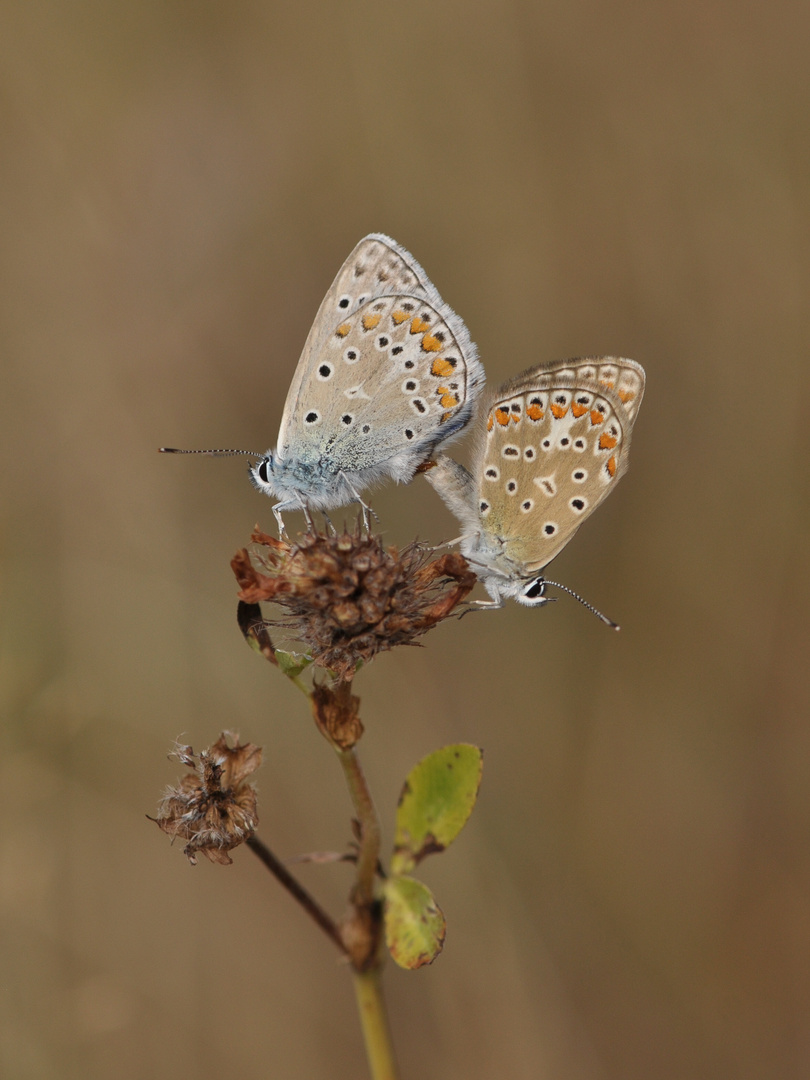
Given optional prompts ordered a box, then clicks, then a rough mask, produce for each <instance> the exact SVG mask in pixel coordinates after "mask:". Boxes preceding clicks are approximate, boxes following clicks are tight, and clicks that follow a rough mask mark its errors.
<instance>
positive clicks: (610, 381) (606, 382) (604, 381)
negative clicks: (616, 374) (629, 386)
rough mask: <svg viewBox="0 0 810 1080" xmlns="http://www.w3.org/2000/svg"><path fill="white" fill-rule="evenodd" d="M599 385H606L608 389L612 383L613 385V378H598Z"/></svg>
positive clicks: (611, 386)
mask: <svg viewBox="0 0 810 1080" xmlns="http://www.w3.org/2000/svg"><path fill="white" fill-rule="evenodd" d="M599 385H600V386H606V387H607V388H608V390H612V389H613V385H614V383H613V379H600V380H599Z"/></svg>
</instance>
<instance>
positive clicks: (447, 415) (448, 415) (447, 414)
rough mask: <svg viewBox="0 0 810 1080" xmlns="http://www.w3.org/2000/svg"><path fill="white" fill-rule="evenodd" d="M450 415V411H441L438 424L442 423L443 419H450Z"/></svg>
mask: <svg viewBox="0 0 810 1080" xmlns="http://www.w3.org/2000/svg"><path fill="white" fill-rule="evenodd" d="M452 415H453V414H452V413H450V412H443V413H442V418H441V420H440V421H439V423H440V424H443V423H444V422H445V420H449V419H450V417H451V416H452Z"/></svg>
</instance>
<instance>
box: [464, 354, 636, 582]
mask: <svg viewBox="0 0 810 1080" xmlns="http://www.w3.org/2000/svg"><path fill="white" fill-rule="evenodd" d="M643 390H644V373H643V370H642V369H641V368H640V367H639V365H637V364H635V363H633V362H632V361H628V360H619V359H613V358H599V359H594V360H577V361H568V362H566V363H562V364H554V365H549V366H544V367H539V368H535V369H533V370H530V371H527V372H524V373H523V375H519V376H518V377H517V378H516V379H514V380H512V381H511V382H510V383H507V384H506V385H505V386H504V387H502V389H501V391H500V392H499V395H498V399H497V400H496V401H495V402H494V404H493V405H492V406H491V407H490V409H489V412H488V414H487V416H486V421H485V423H486V437H485V441H484V443H483V445H482V448H481V451H480V455H481V457H480V460H479V462H478V465H477V468H476V470H475V475H476V478H477V488H478V492H477V493H478V512H479V514H480V518H481V525H482V528H483V529H484V531H485V532H486V533H489V534H490V535H493V536H496V537H498V538H499V539H500V540H501V542H502V543H503V547H504V553H505V554H506V555H507V557H508V558H509V559H510V560H512V561H513V562H515V563H517V564H521V565H522V566H523V567H524V569H525V571H526V572H527V573H531V572H534V571H537V570H540V569H542V567H544V566H546V565H547V563H549V562H550V561H551V560H552V559H553V558H554V557H555V555H557V554H558V553H559V552H560V551H561V550H562V548H563V547H564V546H565V545H566V544H567V543H568V541H569V540H570V539H571V537H572V536H573V535H574V533H575V532H576V530H577V529H578V528H579V526H580V525H581V524H582V522H583V521H584V520H585V518H586V517H588V515H589V514H591V513H592V512H593V511H594V510H595V509H596V507H597V506H598V505H599V503H600V502H601V501H602V500H603V499H604V498H605V497H606V496H607V495H608V493H609V492H610V491H611V490H612V488H613V487H614V486H615V484H616V482H617V481H618V480H619V478H620V477H621V475H622V473H623V472H624V470H625V468H626V466H627V455H628V449H629V444H630V432H631V429H632V424H633V420H634V418H635V415H636V412H637V411H638V406H639V403H640V401H641V397H642V395H643Z"/></svg>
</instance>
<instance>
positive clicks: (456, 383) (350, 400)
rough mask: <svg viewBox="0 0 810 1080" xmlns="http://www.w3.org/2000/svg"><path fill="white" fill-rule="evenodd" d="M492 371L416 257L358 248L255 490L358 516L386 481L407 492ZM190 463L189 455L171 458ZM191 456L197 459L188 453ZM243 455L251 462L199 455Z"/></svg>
mask: <svg viewBox="0 0 810 1080" xmlns="http://www.w3.org/2000/svg"><path fill="white" fill-rule="evenodd" d="M483 387H484V369H483V367H482V365H481V363H480V362H479V360H478V356H477V352H476V348H475V345H474V344H473V343H472V341H471V340H470V335H469V332H468V331H467V327H466V326H465V325H464V322H463V321H462V319H460V318H459V316H458V315H456V314H455V313H454V312H453V311H452V309H451V308H450V307H448V305H447V304H445V302H444V301H443V300H442V298H441V296H440V295H439V293H438V291H437V290H436V288H435V286H434V285H433V284H432V283H431V281H430V279H429V278H428V276H427V274H426V273H425V271H424V270H423V269H422V267H421V266H420V265H419V263H418V262H417V261H416V259H414V257H413V255H411V254H410V252H408V251H406V250H405V248H403V247H401V246H400V245H399V244H397V243H396V241H394V240H392V239H391V238H390V237H388V236H384V235H383V234H382V233H372V234H370V235H369V236H366V237H365V238H364V239H362V240H361V241H360V243H359V244H358V245H357V246H356V247H355V249H354V251H352V253H351V255H349V257H348V259H346V261H345V262H344V264H343V266H342V267H341V268H340V270H339V271H338V275H337V277H336V278H335V280H334V281H333V282H332V286H331V288H330V289H329V291H328V292H327V294H326V296H325V297H324V299H323V302H322V303H321V306H320V308H319V309H318V313H317V315H316V316H315V321H314V323H313V324H312V329H311V330H310V332H309V336H308V337H307V340H306V344H305V345H304V351H303V352H302V354H301V358H300V360H299V361H298V367H297V368H296V369H295V374H294V375H293V379H292V383H291V385H290V389H289V392H288V394H287V400H286V403H285V405H284V412H283V415H282V418H281V428H280V430H279V433H278V441H277V443H276V447H275V449H274V450H268V452H267V453H266V454H263V455H262V454H255V455H252V456H255V457H257V458H258V460H257V462H256V463H255V464H254V465H251V467H250V478H251V480H252V482H253V484H254V486H255V487H256V488H258V490H259V491H263V492H264V493H265V494H266V495H269V496H270V497H271V498H273V499H274V500H276V501H275V503H274V506H273V513H274V514H275V516H276V520H277V522H278V525H279V528H280V529H283V520H282V517H281V514H282V512H283V511H285V510H303V511H304V513H305V514H306V515H307V519H308V520H311V519H310V518H309V511H310V510H322V511H326V510H331V509H334V508H336V507H339V506H345V505H346V504H348V503H351V502H357V503H359V504H360V506H361V507H362V510H363V515H364V520H365V521H366V525H368V518H367V512H368V508H367V507H366V504H365V503H364V502H363V499H362V497H361V492H362V491H363V490H364V489H365V488H367V487H369V486H370V485H372V484H374V483H375V482H377V481H379V480H382V479H385V478H386V477H390V478H392V479H393V480H395V481H397V483H408V482H409V481H410V480H411V479H412V478H413V476H414V473H415V472H416V470H417V469H418V468H419V466H420V465H422V464H423V463H424V462H426V461H427V460H429V459H430V458H431V456H432V455H433V452H434V450H435V449H436V447H437V446H439V444H441V443H444V442H446V441H447V440H448V439H450V438H452V437H453V436H454V435H457V434H458V433H459V432H460V431H461V429H462V428H463V427H464V425H465V424H466V423H467V422H468V421H469V419H470V417H471V415H472V411H473V406H474V404H475V401H476V399H477V397H478V396H479V394H480V393H481V391H482V390H483ZM168 452H174V453H186V452H188V451H168ZM192 452H193V451H192ZM201 452H203V453H220V454H227V453H247V451H201Z"/></svg>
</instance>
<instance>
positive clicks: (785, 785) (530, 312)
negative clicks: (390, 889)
mask: <svg viewBox="0 0 810 1080" xmlns="http://www.w3.org/2000/svg"><path fill="white" fill-rule="evenodd" d="M2 25H3V31H2V35H1V36H0V64H1V65H2V71H1V72H0V75H1V77H2V85H3V104H2V130H3V136H2V138H3V150H2V158H1V159H0V214H2V219H1V220H2V226H1V228H0V235H2V242H0V267H1V268H2V280H3V286H2V290H0V307H1V308H2V406H1V407H2V423H1V424H0V438H2V444H3V449H4V459H3V462H4V463H3V468H2V472H1V473H0V493H1V497H2V570H3V579H2V662H1V666H0V690H1V691H2V705H3V721H2V744H1V745H2V754H0V769H1V770H2V786H1V788H0V790H2V806H3V810H2V822H3V825H2V851H3V860H2V877H1V879H0V910H1V911H2V950H1V951H2V964H0V981H1V982H2V1007H1V1008H0V1072H2V1075H3V1076H7V1077H14V1078H15V1080H29V1078H31V1080H34V1078H36V1080H51V1078H54V1080H56V1078H58V1080H73V1078H79V1077H81V1078H82V1080H88V1078H90V1080H93V1078H99V1080H101V1078H107V1077H113V1076H114V1077H116V1078H122V1080H141V1078H150V1080H151V1078H153V1077H158V1076H172V1075H174V1076H192V1075H193V1076H195V1077H197V1078H198V1080H205V1078H207V1077H219V1076H222V1075H239V1076H241V1077H243V1078H244V1080H251V1078H253V1077H256V1078H258V1077H262V1078H264V1077H267V1076H272V1077H279V1078H284V1080H320V1078H324V1080H326V1078H334V1077H362V1076H364V1075H366V1073H365V1063H364V1058H363V1053H362V1046H361V1042H360V1035H359V1029H358V1024H357V1018H356V1014H355V1008H354V1002H353V998H352V992H351V987H350V980H349V978H348V976H347V973H346V971H345V970H344V969H343V968H342V967H341V966H340V965H339V964H338V963H337V962H336V959H335V955H334V952H333V950H332V948H331V946H330V944H329V943H328V941H326V940H325V939H323V940H322V939H321V936H320V935H319V934H318V931H317V930H316V929H314V928H312V927H311V926H310V924H309V923H308V922H307V921H306V920H305V918H304V916H303V915H302V914H301V913H300V912H299V911H298V910H297V909H296V908H295V907H294V906H293V905H292V903H291V902H290V901H289V900H288V898H287V897H286V896H285V895H283V894H282V893H281V891H280V890H279V889H278V888H277V887H276V886H275V885H274V884H273V882H272V880H271V879H270V878H269V877H268V875H267V874H266V872H265V871H264V870H263V869H262V867H261V866H259V865H258V864H257V861H256V860H255V859H254V858H253V857H252V856H251V854H250V853H249V852H248V851H247V850H244V849H243V850H240V851H238V852H236V856H235V865H234V866H232V867H230V868H228V869H223V868H220V867H214V866H211V865H209V864H207V863H206V864H204V865H200V866H198V867H197V868H196V869H191V868H189V866H188V864H187V863H186V860H185V859H184V857H183V855H182V852H181V849H180V846H179V845H175V847H170V845H169V842H168V840H167V838H166V837H164V836H163V835H162V834H160V833H159V832H158V830H157V829H156V828H155V827H154V826H153V825H151V824H150V823H149V822H148V821H146V819H145V816H144V815H145V814H146V813H153V812H154V808H155V806H156V802H157V799H158V796H159V794H160V792H161V791H162V789H163V787H164V786H165V785H166V784H167V783H168V782H171V781H172V780H174V779H175V778H176V777H177V776H178V775H179V773H180V771H181V770H180V768H179V766H177V765H175V764H173V763H169V762H167V760H166V752H167V751H168V750H169V748H170V747H171V745H172V743H173V742H174V740H175V739H176V738H177V737H180V738H181V739H182V740H184V741H186V742H189V743H191V744H192V745H193V746H194V747H195V748H200V747H202V746H205V745H207V744H208V743H210V742H212V741H213V740H214V739H215V738H216V737H217V735H218V734H219V732H220V731H221V730H222V729H223V728H232V729H237V730H238V731H239V732H240V733H241V735H242V736H243V738H245V739H250V740H252V741H255V742H258V743H261V744H262V745H263V746H264V747H265V765H264V767H263V769H262V771H261V773H260V797H261V803H260V814H261V825H260V834H261V835H262V836H263V837H264V838H265V839H266V840H267V841H268V842H270V843H271V844H272V846H273V847H274V848H275V849H276V850H277V851H278V853H279V854H280V855H282V856H284V857H288V856H292V855H294V854H296V853H299V852H305V851H311V850H324V849H340V848H342V847H343V845H344V844H345V843H346V842H347V840H348V839H349V837H350V829H349V817H350V806H349V803H348V799H347V795H346V792H345V789H344V787H343V783H342V779H341V776H340V775H339V770H338V767H337V763H336V762H335V761H334V760H333V756H332V754H331V752H330V750H329V749H328V747H327V745H326V744H325V743H324V741H323V740H322V739H321V738H320V736H319V735H318V734H317V733H316V731H315V729H314V727H313V725H312V722H311V720H310V718H309V717H308V716H307V714H306V704H305V702H304V699H303V698H302V697H301V696H300V694H298V693H297V692H296V690H295V688H294V687H292V686H291V685H289V684H288V683H286V681H285V680H284V679H283V678H282V677H280V676H279V675H278V674H277V673H274V672H273V671H272V670H271V669H270V667H269V666H268V665H266V664H265V663H264V662H263V661H261V659H260V658H258V657H257V656H256V655H255V654H253V653H252V652H251V651H250V650H249V649H248V648H247V647H246V646H245V644H244V642H243V641H242V638H241V636H240V634H239V631H238V629H237V627H236V624H235V583H234V580H233V578H232V576H231V572H230V570H229V560H230V558H231V555H232V554H233V553H234V552H235V551H236V549H237V548H238V547H240V546H242V545H243V544H245V543H246V542H247V539H248V536H249V533H250V530H251V528H252V526H253V525H254V523H255V522H256V521H258V522H259V523H260V524H261V525H262V526H264V527H265V528H267V529H268V530H270V529H272V526H273V521H272V515H271V512H270V503H269V502H268V501H267V500H266V499H264V498H263V497H262V496H260V495H258V494H257V493H256V492H254V491H253V490H252V489H251V487H250V486H249V484H248V481H247V478H246V467H245V461H244V459H232V460H210V459H199V458H183V459H178V458H174V459H172V458H167V457H161V456H159V455H158V454H157V453H156V448H157V447H158V446H160V445H162V444H168V445H176V446H188V447H217V446H237V447H246V448H248V449H256V450H260V451H261V450H264V449H266V448H267V447H268V446H271V445H272V444H273V443H274V441H275V436H276V432H277V429H278V423H279V419H280V416H281V409H282V405H283V402H284V398H285V395H286V391H287V387H288V385H289V381H290V378H291V376H292V373H293V370H294V367H295V364H296V362H297V359H298V355H299V352H300V349H301V346H302V344H303V342H304V339H305V337H306V334H307V331H308V329H309V326H310V323H311V321H312V318H313V316H314V314H315V311H316V310H317V307H318V305H319V303H320V300H321V298H322V295H323V293H324V292H325V290H326V289H327V287H328V286H329V284H330V282H331V280H332V278H333V276H334V274H335V272H336V271H337V269H338V267H339V266H340V264H341V262H342V261H343V259H344V258H345V257H346V255H347V254H348V253H349V251H350V250H351V248H352V247H353V245H354V244H355V243H356V242H357V240H358V239H360V237H361V236H363V235H364V234H366V233H367V232H371V231H376V230H381V231H385V232H387V233H389V234H391V235H392V236H393V237H395V238H396V239H397V240H398V241H399V242H400V243H402V244H404V245H405V246H406V247H407V248H408V249H409V250H411V251H412V252H413V253H414V255H415V256H416V258H417V259H418V260H419V261H420V262H421V263H422V264H423V265H424V267H425V268H426V270H427V272H428V274H429V275H430V277H431V278H432V279H433V281H434V282H435V283H436V285H437V287H438V288H439V289H440V291H441V293H442V295H443V296H444V298H445V299H446V300H447V301H448V303H450V304H451V305H452V306H453V307H454V308H455V309H456V310H457V311H458V312H459V313H460V314H461V315H462V316H463V317H464V319H465V320H466V322H467V324H468V325H469V328H470V331H471V333H472V336H473V338H474V339H475V340H476V341H477V342H478V344H479V347H480V351H481V355H482V358H483V360H484V363H485V365H486V369H487V373H488V378H489V382H490V383H491V384H492V385H497V384H498V383H500V382H501V381H502V380H504V379H506V378H508V377H509V376H511V375H513V374H515V373H516V372H518V371H520V370H522V369H523V368H525V367H527V366H529V365H531V364H535V363H538V362H540V361H543V360H552V359H559V358H564V357H568V356H578V355H585V354H591V353H614V354H619V355H624V356H630V357H633V358H634V359H636V360H638V361H640V362H641V363H642V364H643V365H644V366H645V368H646V370H647V376H648V383H647V396H646V399H645V402H644V406H643V408H642V410H641V414H640V417H639V420H638V423H637V425H636V430H635V434H634V440H633V455H632V456H633V460H632V463H631V468H630V473H629V475H628V477H627V479H626V480H625V481H623V482H622V484H621V486H620V487H619V489H618V490H617V492H616V493H615V494H614V495H613V496H612V497H611V498H610V499H609V500H608V502H607V503H606V504H605V505H604V506H603V507H602V508H601V509H600V510H599V512H598V513H597V514H596V515H595V516H594V517H593V518H592V519H591V520H590V521H589V522H588V523H587V524H586V525H585V527H584V528H583V529H582V531H581V532H580V533H579V535H578V536H577V539H576V541H575V542H574V543H573V544H571V545H570V547H569V548H568V550H566V551H565V553H564V554H563V555H562V556H561V557H560V558H559V559H558V560H557V562H556V563H555V564H554V576H557V577H558V578H560V579H561V580H563V581H564V582H566V583H567V584H569V585H570V586H572V587H574V588H576V589H577V590H578V591H579V592H581V593H583V594H584V595H585V596H586V597H587V598H588V599H589V600H590V601H592V602H593V603H594V604H596V605H597V606H599V607H601V608H602V609H604V610H605V611H606V612H607V613H608V614H609V615H611V616H612V617H613V618H615V619H617V620H618V621H619V622H621V624H622V627H623V628H622V632H621V634H612V633H610V632H609V631H608V630H606V629H605V628H604V627H603V626H601V625H600V624H599V623H598V622H597V621H596V620H595V619H593V618H592V617H591V616H590V615H588V614H587V612H585V611H584V610H583V609H582V608H580V607H579V606H578V605H576V604H575V603H574V602H573V601H570V600H566V599H563V600H561V601H560V602H559V603H557V604H555V605H553V606H552V607H549V608H546V609H544V610H539V611H531V610H524V609H519V608H518V607H517V606H516V605H514V604H513V605H511V606H510V607H508V608H506V609H504V610H502V611H500V612H496V613H494V614H481V615H475V616H470V617H468V618H466V619H463V620H462V621H461V622H460V623H459V622H452V623H446V624H444V625H443V626H442V627H440V628H439V629H438V630H437V631H435V632H434V633H433V634H431V635H430V637H429V638H428V639H427V640H426V648H424V649H412V650H399V652H397V653H393V654H390V655H387V656H383V657H381V658H380V659H378V660H377V661H376V662H375V663H374V664H372V665H371V666H370V667H369V668H367V669H366V670H364V671H362V672H361V673H360V675H359V676H358V679H357V683H356V687H357V692H358V693H359V694H360V695H361V697H362V715H363V717H364V720H365V722H366V725H367V735H366V737H365V739H364V741H363V743H362V746H361V753H362V756H363V761H364V763H365V766H366V769H367V772H368V775H369V779H370V782H371V784H372V786H373V789H374V791H375V794H376V798H377V801H378V804H379V809H380V813H381V815H382V818H383V822H384V826H385V829H386V833H387V836H388V837H389V838H390V836H391V828H392V821H393V809H394V805H395V801H396V798H397V795H398V793H399V788H400V784H401V782H402V779H403V777H404V775H405V773H406V772H407V770H408V769H409V768H410V766H411V765H412V764H413V763H414V762H415V761H416V760H417V759H418V758H420V757H422V756H423V755H424V754H425V753H427V752H428V751H429V750H431V749H433V748H435V747H437V746H439V745H442V744H444V743H447V742H451V741H471V742H475V743H477V744H479V745H481V746H483V747H484V748H485V772H484V782H483V787H482V793H481V798H480V801H479V805H478V807H477V809H476V812H475V814H474V816H473V818H472V819H471V821H470V823H469V825H468V827H467V829H466V830H465V832H464V833H463V834H462V836H461V838H460V839H459V840H458V841H457V843H456V845H455V846H454V847H453V848H452V849H451V850H450V851H449V852H448V853H447V854H446V855H444V856H442V857H441V858H439V859H434V860H433V861H432V862H428V863H427V864H425V866H424V874H423V876H424V878H425V879H426V880H427V881H428V882H429V884H430V885H431V887H432V888H433V889H434V892H435V894H436V896H437V898H438V900H439V902H440V904H441V905H442V907H443V908H444V911H445V913H446V915H447V918H448V920H449V933H448V937H447V945H446V948H445V951H444V953H443V955H442V956H441V957H440V958H439V960H438V961H437V962H436V963H435V964H434V965H433V966H432V967H430V968H427V969H423V970H421V971H419V972H417V973H405V972H402V971H400V970H398V969H395V968H394V967H393V965H391V966H389V968H388V969H387V970H386V985H387V990H388V995H389V1003H390V1008H391V1014H392V1024H393V1028H394V1037H395V1041H396V1044H397V1047H398V1049H399V1052H400V1054H401V1058H402V1064H403V1073H404V1076H405V1077H420V1078H422V1080H455V1078H458V1080H461V1078H465V1080H469V1078H479V1077H480V1078H487V1080H488V1078H491V1077H495V1076H498V1077H510V1078H526V1080H534V1078H538V1077H543V1078H545V1077H549V1078H554V1080H597V1078H598V1080H649V1077H655V1078H656V1080H683V1078H687V1077H688V1078H689V1080H697V1078H711V1080H722V1078H735V1080H736V1078H752V1080H753V1078H757V1080H761V1078H762V1077H774V1078H779V1080H787V1078H794V1077H795V1078H799V1077H806V1076H807V1075H808V1073H810V856H809V854H808V853H809V851H810V710H809V709H808V705H809V704H810V694H809V693H808V646H809V645H810V627H809V624H808V608H809V607H810V588H809V586H810V573H809V571H808V560H807V549H808V539H807V534H808V527H809V526H810V508H809V507H808V451H810V440H808V435H807V430H808V426H807V422H806V415H807V408H808V401H810V385H809V384H810V377H809V376H808V372H810V358H809V357H808V346H809V345H810V342H809V341H808V314H807V313H808V295H809V294H810V265H809V264H810V258H809V256H810V231H809V228H808V227H809V225H810V222H809V220H808V195H809V194H810V186H809V182H810V142H809V141H808V101H809V100H810V98H809V96H808V95H809V94H810V67H809V66H808V62H807V56H808V50H809V49H810V16H808V12H807V7H806V4H804V3H799V2H798V0H788V2H786V3H783V4H780V5H779V7H778V9H774V8H773V6H772V5H768V4H766V3H764V2H762V0H759V2H757V0H751V2H747V3H746V2H743V3H728V2H726V0H701V2H700V3H697V2H686V3H683V2H678V3H676V2H674V0H666V2H664V3H656V4H638V3H629V2H620V3H615V4H603V3H599V2H598V0H574V2H573V3H572V2H566V3H554V2H551V3H527V2H525V0H524V2H520V0H517V2H514V3H507V2H499V3H483V2H481V0H473V2H472V3H466V4H463V3H458V2H449V3H437V2H436V0H430V2H428V0H414V2H413V3H411V4H409V5H405V6H403V5H394V4H380V3H362V2H355V0H349V2H347V3H344V4H329V3H326V2H320V3H314V2H310V0H302V2H300V3H297V4H283V3H280V2H276V3H269V2H259V0H234V2H233V3H230V4H227V5H226V4H219V3H215V2H211V0H203V2H199V0H198V2H195V3H165V2H156V0H144V2H141V3H138V4H135V5H123V4H109V3H102V2H98V0H95V2H91V0H77V2H74V3H71V4H58V3H53V2H51V3H48V2H45V3H32V4H15V3H5V4H4V5H3V11H2ZM459 453H460V454H461V455H462V457H463V455H464V448H463V445H462V446H461V449H460V450H459ZM373 505H374V507H375V509H376V511H377V513H378V514H379V516H380V519H381V522H382V526H383V528H384V530H385V535H386V537H388V538H390V540H391V541H392V542H398V543H402V542H405V541H407V540H409V539H410V538H412V537H414V536H416V535H418V536H420V537H422V538H425V539H429V540H431V541H436V542H438V541H442V540H446V539H449V538H450V537H451V536H452V535H454V534H455V531H456V530H455V524H454V522H453V520H452V519H451V517H450V516H449V515H448V513H447V512H446V511H445V509H444V507H443V506H442V505H441V504H440V502H439V500H438V498H437V497H436V495H435V493H434V492H433V491H432V490H431V489H430V488H429V486H428V485H427V484H426V483H424V481H422V480H421V479H420V478H417V480H416V481H415V482H414V483H413V484H412V485H410V486H409V487H407V488H402V489H395V488H393V487H392V486H387V487H385V488H384V489H381V490H380V491H379V492H378V493H377V494H376V495H375V496H374V498H373ZM290 523H291V524H295V525H300V524H301V521H300V519H298V518H295V516H293V519H292V520H291V522H290ZM301 873H302V877H303V878H304V880H305V882H306V884H307V885H308V886H309V887H310V888H311V889H312V890H313V891H314V892H315V893H316V894H317V895H318V896H319V897H320V898H321V899H322V900H323V902H324V903H325V904H326V905H327V906H328V907H330V909H331V910H333V911H334V912H335V913H340V911H341V909H342V906H343V903H344V898H345V895H346V889H347V887H348V884H349V881H350V873H349V870H348V869H347V868H346V867H340V866H338V867H322V866H321V867H312V866H310V867H306V868H304V869H303V870H302V871H301Z"/></svg>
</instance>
